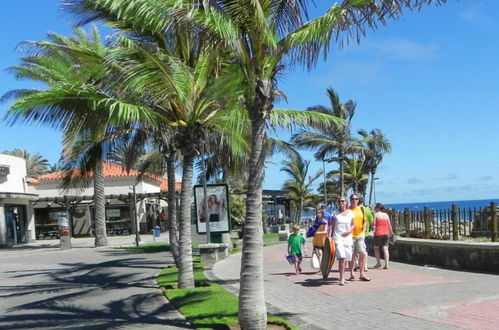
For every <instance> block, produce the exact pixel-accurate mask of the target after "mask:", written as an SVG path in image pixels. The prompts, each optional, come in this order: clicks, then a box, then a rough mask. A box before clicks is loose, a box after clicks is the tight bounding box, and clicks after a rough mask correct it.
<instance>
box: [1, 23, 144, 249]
mask: <svg viewBox="0 0 499 330" xmlns="http://www.w3.org/2000/svg"><path fill="white" fill-rule="evenodd" d="M74 32H75V37H74V38H66V37H63V36H60V35H57V34H49V35H48V39H49V40H48V41H40V42H28V43H25V45H24V46H25V47H26V48H27V49H28V50H29V51H32V53H30V55H28V56H25V57H23V58H22V63H21V65H19V66H15V67H13V68H11V69H10V70H11V72H12V73H14V74H15V75H16V76H17V77H18V78H23V79H34V80H38V81H41V82H44V83H45V84H47V85H48V86H49V87H48V88H47V89H44V90H14V91H11V92H9V93H7V94H6V95H5V96H4V97H3V98H4V99H6V98H9V97H15V98H16V101H15V102H14V104H13V105H12V106H11V108H10V109H9V112H8V114H7V120H9V121H10V123H11V124H14V123H15V122H16V121H17V120H19V119H23V120H24V122H25V123H33V122H34V123H38V124H42V125H47V126H51V127H53V128H56V129H61V130H62V131H63V152H62V153H63V159H64V163H65V164H66V170H67V171H66V172H67V176H66V180H65V184H66V187H69V186H70V185H71V184H70V181H72V180H73V179H77V178H79V179H81V180H75V184H76V185H78V184H79V183H81V182H83V183H84V184H89V183H90V181H89V180H90V178H91V177H93V183H94V191H95V200H94V202H95V207H96V213H95V218H94V221H95V223H94V227H95V245H96V246H104V245H107V237H106V227H105V214H104V208H105V198H104V181H103V180H104V177H103V173H102V161H103V160H104V157H105V155H106V154H107V151H108V150H109V149H110V147H111V146H112V143H113V141H114V140H115V139H116V138H117V135H116V131H117V127H120V126H121V125H123V124H125V123H134V122H138V121H141V120H142V119H143V118H144V117H148V116H149V113H150V112H149V111H148V108H146V107H141V106H140V105H139V106H137V105H134V104H133V103H130V102H127V101H123V99H122V98H118V97H117V96H116V94H115V93H113V91H112V89H111V86H113V85H112V84H111V81H112V80H111V79H112V78H111V76H110V75H109V72H108V71H107V70H106V67H105V66H104V65H103V63H104V56H105V54H106V52H107V51H108V49H107V48H106V47H105V46H104V45H103V44H102V43H101V40H100V39H101V38H100V34H99V32H98V31H97V29H95V28H94V29H93V30H92V32H91V34H90V35H89V36H87V35H86V33H85V32H84V31H83V30H81V29H75V31H74ZM31 54H35V55H31ZM123 118H125V119H123ZM73 186H74V185H73Z"/></svg>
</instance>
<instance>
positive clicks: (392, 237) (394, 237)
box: [388, 234, 397, 245]
mask: <svg viewBox="0 0 499 330" xmlns="http://www.w3.org/2000/svg"><path fill="white" fill-rule="evenodd" d="M396 241H397V236H395V234H393V235H390V238H389V239H388V243H390V244H391V245H393V244H395V242H396Z"/></svg>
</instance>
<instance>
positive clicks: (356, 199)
mask: <svg viewBox="0 0 499 330" xmlns="http://www.w3.org/2000/svg"><path fill="white" fill-rule="evenodd" d="M350 200H351V201H358V200H359V199H358V198H350Z"/></svg>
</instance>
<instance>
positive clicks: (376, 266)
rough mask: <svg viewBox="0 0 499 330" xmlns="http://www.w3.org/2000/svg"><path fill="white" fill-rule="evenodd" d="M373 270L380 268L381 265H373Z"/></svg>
mask: <svg viewBox="0 0 499 330" xmlns="http://www.w3.org/2000/svg"><path fill="white" fill-rule="evenodd" d="M373 268H381V265H374V266H373Z"/></svg>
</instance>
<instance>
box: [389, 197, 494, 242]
mask: <svg viewBox="0 0 499 330" xmlns="http://www.w3.org/2000/svg"><path fill="white" fill-rule="evenodd" d="M497 201H499V200H497V199H492V200H476V201H455V202H452V201H449V202H431V203H411V204H392V205H388V207H390V208H391V210H390V213H391V218H392V223H393V226H394V229H395V230H396V231H397V232H398V233H399V234H403V235H404V236H407V237H419V238H435V239H452V240H458V239H459V238H460V237H474V238H477V237H482V238H490V239H491V240H492V241H493V242H495V241H496V240H497V236H498V218H499V214H498V213H499V209H498V208H497ZM458 203H461V205H459V204H458ZM463 205H464V207H463Z"/></svg>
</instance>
